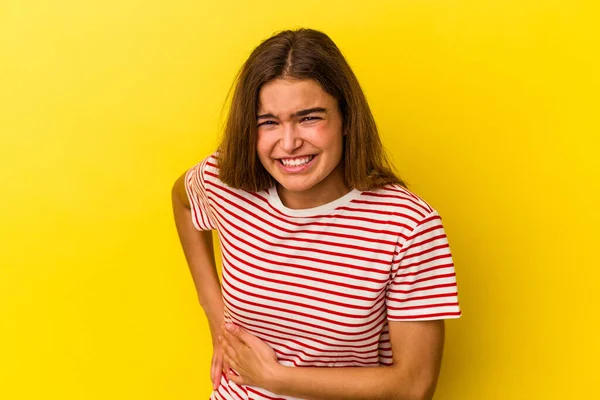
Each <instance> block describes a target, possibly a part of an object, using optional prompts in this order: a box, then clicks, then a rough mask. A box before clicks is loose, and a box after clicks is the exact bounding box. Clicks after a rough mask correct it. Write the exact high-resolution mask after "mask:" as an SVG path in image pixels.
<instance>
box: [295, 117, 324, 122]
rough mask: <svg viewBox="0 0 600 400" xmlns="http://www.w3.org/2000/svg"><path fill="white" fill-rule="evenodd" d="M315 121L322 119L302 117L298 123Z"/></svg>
mask: <svg viewBox="0 0 600 400" xmlns="http://www.w3.org/2000/svg"><path fill="white" fill-rule="evenodd" d="M317 119H322V118H320V117H304V118H302V119H301V120H300V122H304V121H314V120H317Z"/></svg>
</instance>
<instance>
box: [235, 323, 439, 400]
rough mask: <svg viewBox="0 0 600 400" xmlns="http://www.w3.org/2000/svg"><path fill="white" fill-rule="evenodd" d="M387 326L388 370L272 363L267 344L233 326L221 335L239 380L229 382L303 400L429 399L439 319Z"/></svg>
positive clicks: (435, 374) (435, 369)
mask: <svg viewBox="0 0 600 400" xmlns="http://www.w3.org/2000/svg"><path fill="white" fill-rule="evenodd" d="M389 327H390V340H391V344H392V352H393V358H394V362H393V365H392V366H390V367H370V368H369V367H347V368H310V367H296V368H293V367H286V366H282V365H281V364H279V363H273V362H272V360H273V356H274V353H273V354H269V350H270V351H271V352H272V349H270V347H268V345H267V344H266V343H264V342H262V341H260V339H258V338H256V337H255V336H252V335H250V334H249V333H248V332H246V331H244V330H243V329H241V328H240V327H235V326H234V327H233V330H232V331H231V332H232V333H226V334H225V337H224V339H225V354H226V355H225V359H226V360H227V361H228V362H229V364H230V365H231V367H232V368H233V369H234V370H236V371H238V373H239V374H240V376H236V375H232V374H228V378H229V379H231V380H232V381H234V382H235V383H238V384H251V385H255V386H259V387H263V388H265V389H267V390H269V391H271V392H273V393H277V394H280V395H285V396H293V397H299V398H303V399H307V400H338V399H339V400H359V399H370V400H372V399H393V400H404V399H407V400H409V399H410V400H413V399H415V400H421V399H431V398H432V397H433V393H434V391H435V386H436V384H437V378H438V374H439V370H440V365H441V359H442V353H443V344H444V321H443V320H436V321H414V322H393V321H390V322H389ZM259 342H260V343H259ZM263 346H266V348H265V347H263ZM249 360H253V361H250V362H252V363H253V364H250V362H249ZM257 360H259V361H258V363H256V361H257ZM275 361H276V358H275Z"/></svg>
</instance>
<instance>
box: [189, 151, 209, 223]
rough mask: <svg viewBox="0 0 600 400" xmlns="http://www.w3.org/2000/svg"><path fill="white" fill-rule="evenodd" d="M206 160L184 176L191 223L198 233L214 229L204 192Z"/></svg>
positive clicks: (206, 195) (207, 198) (206, 193)
mask: <svg viewBox="0 0 600 400" xmlns="http://www.w3.org/2000/svg"><path fill="white" fill-rule="evenodd" d="M208 160H209V159H208V158H207V159H205V160H203V161H201V162H200V163H198V164H196V165H194V166H193V167H192V168H190V169H189V170H188V172H187V173H186V175H185V191H186V193H187V196H188V199H189V201H190V206H191V211H192V222H193V223H194V227H195V228H196V229H197V230H199V231H208V230H212V229H216V224H215V223H214V216H213V215H212V212H211V210H210V203H209V196H208V192H207V190H206V180H205V173H204V172H205V169H206V165H207V163H208Z"/></svg>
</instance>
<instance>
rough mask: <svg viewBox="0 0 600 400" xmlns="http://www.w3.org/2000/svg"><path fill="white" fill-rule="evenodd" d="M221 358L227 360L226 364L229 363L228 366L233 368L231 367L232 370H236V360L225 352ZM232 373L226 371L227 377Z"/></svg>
mask: <svg viewBox="0 0 600 400" xmlns="http://www.w3.org/2000/svg"><path fill="white" fill-rule="evenodd" d="M223 359H224V360H225V361H226V362H227V364H229V366H230V367H231V368H233V369H234V370H236V371H237V370H238V365H237V363H236V361H235V360H234V359H233V358H231V357H229V356H228V355H227V354H225V355H224V356H223ZM238 372H239V371H238ZM232 373H233V372H229V373H227V377H229V376H230V375H231V374H232Z"/></svg>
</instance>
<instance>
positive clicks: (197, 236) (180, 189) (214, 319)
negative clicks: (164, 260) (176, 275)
mask: <svg viewBox="0 0 600 400" xmlns="http://www.w3.org/2000/svg"><path fill="white" fill-rule="evenodd" d="M172 201H173V215H174V217H175V225H176V227H177V233H178V235H179V241H180V242H181V246H182V248H183V252H184V254H185V258H186V261H187V264H188V267H189V269H190V272H191V274H192V279H193V280H194V286H195V287H196V293H197V295H198V300H199V301H200V305H201V306H202V308H203V309H204V313H205V314H206V318H207V319H208V324H209V327H210V332H211V335H212V340H213V347H214V348H215V352H214V355H213V361H212V366H211V380H212V381H213V387H215V388H216V387H218V384H219V382H220V381H221V370H222V364H223V361H222V351H221V350H220V345H219V343H218V339H217V338H218V336H219V335H221V327H222V324H223V307H224V305H223V298H222V295H221V284H220V283H219V276H218V274H217V268H216V264H215V254H214V250H213V240H212V232H211V231H198V230H197V229H196V228H195V227H194V225H193V223H192V215H191V207H190V202H189V199H188V197H187V194H186V191H185V173H184V174H183V175H181V176H180V177H179V178H178V179H177V181H176V182H175V184H174V185H173V189H172Z"/></svg>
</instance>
